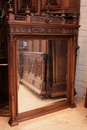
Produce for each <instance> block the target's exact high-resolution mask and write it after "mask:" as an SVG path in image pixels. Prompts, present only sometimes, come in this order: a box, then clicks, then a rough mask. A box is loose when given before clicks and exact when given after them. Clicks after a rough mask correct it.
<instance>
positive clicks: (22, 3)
mask: <svg viewBox="0 0 87 130" xmlns="http://www.w3.org/2000/svg"><path fill="white" fill-rule="evenodd" d="M13 4H14V10H15V14H22V13H25V10H26V6H28V7H29V9H30V11H31V12H36V11H37V0H15V1H14V3H13Z"/></svg>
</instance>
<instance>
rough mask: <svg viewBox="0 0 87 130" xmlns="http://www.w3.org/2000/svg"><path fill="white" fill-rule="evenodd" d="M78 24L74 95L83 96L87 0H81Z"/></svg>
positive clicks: (86, 69)
mask: <svg viewBox="0 0 87 130" xmlns="http://www.w3.org/2000/svg"><path fill="white" fill-rule="evenodd" d="M80 6H81V7H80V23H79V24H80V25H81V27H80V28H79V38H78V45H79V47H80V48H79V50H78V51H77V63H76V76H75V90H76V93H77V94H76V96H78V97H81V98H85V93H86V88H87V0H81V5H80Z"/></svg>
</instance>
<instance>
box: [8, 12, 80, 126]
mask: <svg viewBox="0 0 87 130" xmlns="http://www.w3.org/2000/svg"><path fill="white" fill-rule="evenodd" d="M16 17H17V18H16ZM39 19H41V20H40V21H39ZM78 28H79V26H78V25H77V22H76V19H73V22H71V23H68V22H66V20H65V19H64V18H63V17H59V16H58V17H55V18H54V17H50V16H49V15H47V16H46V17H44V16H43V18H42V16H29V15H28V14H27V15H26V17H23V16H21V18H20V17H18V16H15V15H14V14H12V12H11V11H10V13H9V16H8V76H9V108H10V120H9V124H10V125H11V126H15V125H17V124H18V123H19V122H21V121H24V120H27V119H31V118H35V117H38V116H41V115H45V114H48V113H51V112H54V111H58V110H61V109H64V108H67V107H72V108H73V107H75V104H74V74H75V57H76V47H77V41H76V39H77V35H78ZM18 39H22V40H25V39H32V40H34V39H35V40H37V39H46V40H54V39H56V40H58V39H66V40H68V80H67V86H68V87H67V101H62V102H58V103H54V104H52V105H49V106H45V107H42V108H38V109H35V110H31V111H28V112H23V113H20V114H19V113H18V101H17V62H16V61H17V60H16V59H17V57H16V45H17V40H18Z"/></svg>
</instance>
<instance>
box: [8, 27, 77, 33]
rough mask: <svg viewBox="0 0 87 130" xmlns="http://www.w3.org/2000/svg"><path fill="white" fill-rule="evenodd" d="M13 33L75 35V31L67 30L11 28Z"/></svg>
mask: <svg viewBox="0 0 87 130" xmlns="http://www.w3.org/2000/svg"><path fill="white" fill-rule="evenodd" d="M10 32H11V33H21V34H22V33H25V34H34V33H37V34H38V33H41V34H46V33H47V34H48V35H50V34H57V35H59V34H65V35H66V34H69V35H71V34H72V35H73V34H74V33H75V31H74V29H67V28H59V27H58V28H44V27H11V28H10Z"/></svg>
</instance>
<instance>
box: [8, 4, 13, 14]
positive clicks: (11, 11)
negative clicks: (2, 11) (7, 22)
mask: <svg viewBox="0 0 87 130" xmlns="http://www.w3.org/2000/svg"><path fill="white" fill-rule="evenodd" d="M8 12H9V13H13V8H12V6H11V4H9V9H8Z"/></svg>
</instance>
